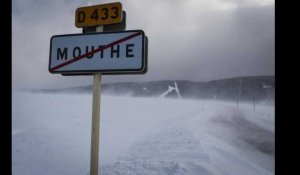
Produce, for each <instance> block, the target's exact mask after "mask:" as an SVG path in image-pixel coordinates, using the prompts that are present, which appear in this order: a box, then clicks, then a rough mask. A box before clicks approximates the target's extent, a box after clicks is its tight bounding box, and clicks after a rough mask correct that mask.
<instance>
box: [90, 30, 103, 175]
mask: <svg viewBox="0 0 300 175" xmlns="http://www.w3.org/2000/svg"><path fill="white" fill-rule="evenodd" d="M101 31H103V26H97V27H96V32H101ZM93 83H94V84H93V109H92V111H93V113H92V115H93V116H92V134H91V160H90V161H91V162H90V174H91V175H98V169H99V168H98V166H99V144H100V143H99V136H100V103H101V74H100V73H95V74H94V82H93Z"/></svg>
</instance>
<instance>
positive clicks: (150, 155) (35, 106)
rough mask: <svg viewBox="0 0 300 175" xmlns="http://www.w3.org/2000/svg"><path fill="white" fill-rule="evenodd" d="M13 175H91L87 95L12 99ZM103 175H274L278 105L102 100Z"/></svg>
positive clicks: (89, 99)
mask: <svg viewBox="0 0 300 175" xmlns="http://www.w3.org/2000/svg"><path fill="white" fill-rule="evenodd" d="M12 97H13V98H12V100H13V103H12V107H13V110H12V114H13V118H12V128H13V130H12V140H13V142H12V166H13V167H12V170H13V174H14V175H21V174H22V175H40V174H43V175H48V174H49V175H53V174H64V175H69V174H70V175H87V174H88V172H89V161H90V160H89V158H90V132H91V109H92V107H91V104H92V96H91V95H89V94H76V95H75V94H34V93H24V92H22V93H21V92H13V96H12ZM100 130H101V132H100V174H101V175H103V174H109V175H115V174H116V175H117V174H124V175H125V174H131V175H137V174H143V175H148V174H149V175H150V174H151V175H175V174H178V175H185V174H186V175H198V174H201V175H238V174H243V175H269V174H270V175H271V174H274V149H275V148H274V147H275V145H274V106H266V105H258V106H256V110H255V111H253V109H252V104H246V103H241V104H239V108H237V107H236V105H235V103H231V102H221V101H209V100H206V101H201V100H176V99H161V98H138V97H135V98H133V97H116V96H108V95H102V99H101V122H100Z"/></svg>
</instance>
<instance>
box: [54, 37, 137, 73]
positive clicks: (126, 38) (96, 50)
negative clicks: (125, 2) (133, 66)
mask: <svg viewBox="0 0 300 175" xmlns="http://www.w3.org/2000/svg"><path fill="white" fill-rule="evenodd" d="M141 34H142V32H137V33H134V34H132V35H129V36H127V37H124V38H122V39H119V40H117V41H114V42H112V43H109V44H107V45H105V46H102V47H100V48H98V49H95V50H93V51H90V52H88V53H86V54H83V55H80V56H78V57H75V58H73V59H71V60H69V61H66V62H64V63H62V64H59V65H57V66H55V67H53V68H50V70H51V71H55V70H56V69H59V68H61V67H64V66H66V65H69V64H71V63H74V62H75V61H78V60H81V59H82V58H85V57H87V56H88V55H91V54H94V53H97V52H100V51H102V50H104V49H107V48H109V47H112V46H114V45H117V44H120V43H121V42H124V41H127V40H129V39H131V38H134V37H136V36H139V35H141Z"/></svg>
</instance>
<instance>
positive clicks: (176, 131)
mask: <svg viewBox="0 0 300 175" xmlns="http://www.w3.org/2000/svg"><path fill="white" fill-rule="evenodd" d="M209 162H210V158H209V156H208V155H207V154H206V153H205V152H204V151H203V149H202V147H201V144H200V141H199V140H198V139H197V137H195V136H194V134H193V133H192V132H190V131H189V130H187V129H186V128H182V127H173V128H169V129H165V130H162V131H161V132H158V133H156V134H154V135H151V136H149V137H147V138H146V139H144V140H142V141H140V142H137V143H136V144H135V145H134V146H132V147H131V149H129V151H128V153H127V155H126V157H122V158H120V159H119V161H117V162H116V163H114V164H110V165H106V166H103V167H101V174H111V175H116V174H131V175H138V174H143V175H150V174H151V175H180V174H186V175H193V174H199V173H200V174H202V175H211V174H212V173H211V172H209V170H207V169H206V168H205V167H206V166H205V165H207V164H208V163H209Z"/></svg>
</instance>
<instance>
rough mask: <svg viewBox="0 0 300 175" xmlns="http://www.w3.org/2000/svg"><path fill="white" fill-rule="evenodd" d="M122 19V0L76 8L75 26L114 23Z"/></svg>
mask: <svg viewBox="0 0 300 175" xmlns="http://www.w3.org/2000/svg"><path fill="white" fill-rule="evenodd" d="M121 21H122V4H121V3H120V2H115V3H109V4H101V5H95V6H87V7H80V8H77V9H76V15H75V26H76V27H78V28H82V27H89V26H98V25H106V24H114V23H119V22H121Z"/></svg>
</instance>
